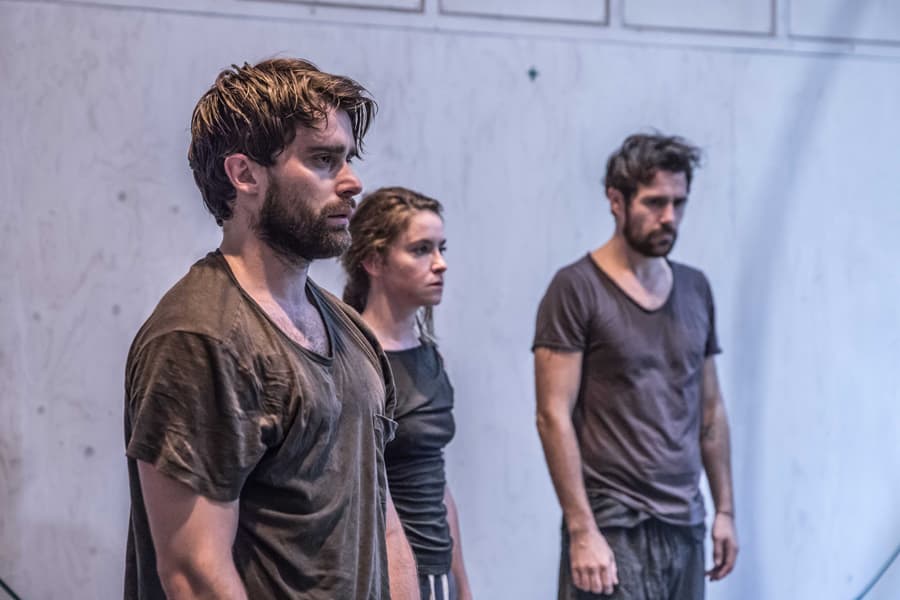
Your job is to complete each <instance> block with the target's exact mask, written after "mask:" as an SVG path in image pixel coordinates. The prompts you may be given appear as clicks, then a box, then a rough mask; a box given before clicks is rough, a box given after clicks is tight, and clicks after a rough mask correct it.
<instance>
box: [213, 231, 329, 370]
mask: <svg viewBox="0 0 900 600" xmlns="http://www.w3.org/2000/svg"><path fill="white" fill-rule="evenodd" d="M212 254H213V256H214V257H215V258H216V259H217V260H218V261H219V262H220V263H221V265H222V267H223V268H224V269H225V272H226V273H227V274H228V277H229V279H231V282H232V283H233V284H234V286H235V287H236V288H237V289H238V291H240V293H241V296H243V297H244V299H245V300H246V301H247V302H248V303H249V304H250V306H252V307H253V310H255V311H256V312H257V313H259V314H260V315H262V317H263V318H264V319H265V320H266V322H267V323H269V325H270V326H271V327H272V328H273V329H274V330H275V331H277V332H278V335H279V336H281V338H282V339H284V340H285V341H287V343H288V344H290V345H291V346H292V347H294V348H296V349H297V350H299V351H300V352H302V353H303V354H305V355H307V356H308V357H310V358H311V359H313V360H315V361H316V362H319V363H322V364H323V365H325V366H330V365H331V364H332V363H333V362H334V351H335V348H334V345H335V332H334V330H333V329H332V326H331V319H328V318H326V316H325V309H324V308H323V307H322V303H321V298H320V296H319V294H318V293H317V291H316V289H315V288H316V286H315V283H314V282H313V281H312V280H311V279H310V278H309V275H307V277H306V285H305V286H304V288H305V290H306V291H307V292H308V293H309V296H310V300H311V301H312V304H313V306H314V307H315V309H316V311H318V313H319V316H320V317H321V318H322V323H324V324H325V335H326V336H328V350H329V352H330V354H327V355H325V354H319V353H318V352H316V351H314V350H310V349H309V348H307V347H305V346H302V345H300V344H298V343H297V342H296V341H294V340H293V339H291V336H289V335H288V334H286V333H285V332H284V331H282V329H281V327H279V326H278V324H277V323H275V321H273V320H272V317H270V316H269V314H268V313H267V312H266V311H264V310H263V308H262V307H261V306H260V305H259V303H258V302H257V301H256V300H254V298H253V296H251V295H250V294H249V293H248V292H247V290H245V289H244V287H243V286H242V285H241V283H240V282H239V281H238V280H237V277H235V275H234V272H233V271H232V270H231V265H229V264H228V261H227V260H225V255H224V254H222V251H221V250H219V249H218V248H216V250H215V251H214V252H213V253H212Z"/></svg>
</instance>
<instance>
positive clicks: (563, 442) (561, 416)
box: [534, 347, 618, 594]
mask: <svg viewBox="0 0 900 600" xmlns="http://www.w3.org/2000/svg"><path fill="white" fill-rule="evenodd" d="M582 356H583V355H582V353H581V352H558V351H555V350H550V349H549V348H540V347H539V348H535V351H534V377H535V389H536V392H537V428H538V433H539V434H540V437H541V444H542V445H543V447H544V456H545V458H546V460H547V467H548V469H549V470H550V478H551V479H552V480H553V486H554V488H555V489H556V495H557V497H558V498H559V504H560V506H561V507H562V510H563V516H564V517H565V521H566V526H567V527H568V531H569V537H570V544H569V559H570V561H571V565H572V581H573V583H574V584H575V585H576V587H578V588H580V589H583V590H590V591H592V592H594V593H601V592H602V593H604V594H611V593H612V591H613V586H614V585H615V584H617V583H618V577H617V575H616V564H615V558H614V556H613V553H612V550H610V548H609V545H608V544H607V543H606V540H605V539H604V538H603V536H602V535H601V534H600V531H599V529H598V528H597V523H596V521H595V520H594V514H593V512H592V511H591V507H590V504H589V503H588V498H587V493H586V491H585V488H584V478H583V475H582V464H581V452H580V450H579V449H578V440H577V438H576V435H575V428H574V426H573V425H572V411H573V410H574V408H575V402H576V400H577V398H578V389H579V387H580V385H581V361H582Z"/></svg>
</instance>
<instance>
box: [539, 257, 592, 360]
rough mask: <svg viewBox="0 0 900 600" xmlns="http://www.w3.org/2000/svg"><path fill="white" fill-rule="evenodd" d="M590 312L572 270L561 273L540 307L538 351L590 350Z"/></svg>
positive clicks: (554, 279)
mask: <svg viewBox="0 0 900 600" xmlns="http://www.w3.org/2000/svg"><path fill="white" fill-rule="evenodd" d="M589 324H590V310H589V307H588V303H587V298H586V290H585V289H584V286H581V285H578V280H577V278H576V274H575V273H574V272H573V270H572V269H564V270H561V271H559V272H558V273H557V274H556V276H555V277H554V278H553V281H551V282H550V286H549V287H548V288H547V292H546V293H545V294H544V297H543V299H542V300H541V303H540V306H538V312H537V324H536V326H535V333H534V343H533V344H532V346H531V349H532V351H533V350H534V349H535V348H540V347H543V348H550V349H552V350H562V351H571V352H579V351H584V350H585V348H586V347H587V341H588V340H587V332H588V326H589Z"/></svg>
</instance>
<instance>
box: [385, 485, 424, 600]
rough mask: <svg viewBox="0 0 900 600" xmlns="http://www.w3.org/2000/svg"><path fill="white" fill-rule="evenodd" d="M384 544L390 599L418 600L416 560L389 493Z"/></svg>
mask: <svg viewBox="0 0 900 600" xmlns="http://www.w3.org/2000/svg"><path fill="white" fill-rule="evenodd" d="M385 543H386V545H387V553H388V578H389V581H390V586H391V598H393V599H394V600H419V575H418V573H417V571H416V559H415V556H413V552H412V548H410V547H409V541H408V540H407V539H406V534H405V533H403V524H402V523H400V516H399V515H398V514H397V509H396V508H395V507H394V501H393V500H392V499H391V494H390V492H387V513H386V515H385Z"/></svg>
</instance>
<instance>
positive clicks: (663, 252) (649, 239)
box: [623, 206, 678, 258]
mask: <svg viewBox="0 0 900 600" xmlns="http://www.w3.org/2000/svg"><path fill="white" fill-rule="evenodd" d="M631 225H632V222H631V212H630V211H629V209H628V207H627V206H626V207H625V227H624V231H623V233H624V234H625V241H626V242H628V245H629V247H631V249H632V250H634V251H635V252H637V253H638V254H641V255H643V256H646V257H648V258H659V257H662V256H668V255H669V252H671V251H672V248H674V247H675V241H676V240H677V239H678V232H677V231H676V230H675V228H674V227H672V226H671V225H668V224H663V225H660V227H659V229H656V230H655V231H651V232H650V233H649V234H647V235H645V236H643V237H639V236H638V234H637V233H636V232H634V231H632V227H631ZM663 234H669V235H670V236H671V238H672V241H671V242H669V243H667V244H665V245H660V244H658V243H656V242H655V239H656V238H657V237H659V236H661V235H663Z"/></svg>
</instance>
